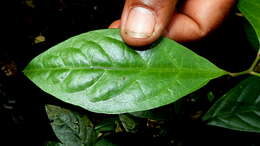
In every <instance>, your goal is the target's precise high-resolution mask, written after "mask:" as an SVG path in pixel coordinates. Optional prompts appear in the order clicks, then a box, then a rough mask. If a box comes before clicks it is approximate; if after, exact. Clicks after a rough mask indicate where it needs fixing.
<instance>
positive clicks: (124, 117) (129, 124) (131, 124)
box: [119, 114, 138, 133]
mask: <svg viewBox="0 0 260 146" xmlns="http://www.w3.org/2000/svg"><path fill="white" fill-rule="evenodd" d="M119 119H120V121H121V123H122V125H123V127H124V129H125V130H126V132H131V133H135V132H136V131H137V129H136V128H137V125H138V123H137V122H136V121H135V120H134V119H133V118H132V117H131V116H130V115H128V114H120V115H119Z"/></svg>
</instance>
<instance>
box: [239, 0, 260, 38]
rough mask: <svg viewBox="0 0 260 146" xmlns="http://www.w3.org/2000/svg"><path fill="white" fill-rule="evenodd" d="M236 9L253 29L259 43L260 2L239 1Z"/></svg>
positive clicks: (256, 0) (258, 0) (254, 0)
mask: <svg viewBox="0 0 260 146" xmlns="http://www.w3.org/2000/svg"><path fill="white" fill-rule="evenodd" d="M238 8H239V10H240V11H241V12H242V14H243V15H244V16H245V17H246V19H247V20H248V21H249V22H250V24H251V25H252V26H253V28H254V29H255V32H256V34H257V36H258V41H260V0H239V1H238Z"/></svg>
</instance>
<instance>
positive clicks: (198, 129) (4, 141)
mask: <svg viewBox="0 0 260 146" xmlns="http://www.w3.org/2000/svg"><path fill="white" fill-rule="evenodd" d="M31 2H32V3H31ZM30 3H31V5H30ZM123 3H124V1H123V0H12V1H11V0H10V1H3V2H1V5H0V7H1V8H0V9H1V23H2V25H1V27H0V29H1V45H0V116H1V119H0V132H1V135H2V136H0V145H3V146H4V145H6V146H10V145H26V146H31V145H32V146H40V145H43V143H44V142H45V141H48V140H55V136H54V134H53V132H52V129H51V127H50V125H49V121H48V119H47V116H46V113H45V109H44V105H45V104H46V103H51V102H60V101H56V99H54V97H51V96H49V95H47V94H45V93H43V92H42V91H41V90H40V89H38V88H37V87H36V86H35V85H33V84H32V83H31V82H30V81H29V80H28V79H27V78H26V77H25V76H24V75H23V74H22V70H23V68H24V67H25V66H26V65H27V64H28V63H29V61H30V60H31V59H32V58H34V57H35V56H36V55H38V54H39V53H41V52H43V51H45V50H47V49H48V48H50V47H51V46H53V45H55V44H57V43H59V42H62V41H64V40H65V39H67V38H69V37H71V36H74V35H77V34H80V33H83V32H87V31H90V30H95V29H102V28H107V27H108V26H109V24H110V23H111V22H112V21H114V20H116V19H119V18H120V15H121V11H122V8H123ZM235 12H237V10H236V8H234V9H233V11H232V12H231V13H230V16H228V18H227V19H226V20H225V22H224V23H223V24H222V25H221V26H220V27H219V28H218V29H217V30H216V31H214V32H213V33H212V34H210V35H209V36H208V37H207V38H205V39H203V40H200V41H198V42H191V43H185V44H184V45H186V46H188V47H189V48H191V49H193V50H194V51H195V52H197V53H198V54H200V55H202V56H203V57H206V58H208V59H209V60H210V61H212V62H213V63H214V64H216V65H217V66H219V67H221V68H223V69H225V70H228V71H242V70H244V69H246V68H248V66H250V64H251V63H252V60H253V59H254V56H255V50H254V49H252V48H251V46H250V45H249V42H248V41H247V39H246V37H245V32H244V29H243V24H244V23H245V20H244V19H243V18H241V17H238V16H236V15H235ZM39 35H42V36H44V37H45V38H46V40H45V41H44V42H42V43H37V44H36V43H35V42H34V40H35V38H36V37H37V36H39ZM243 78H244V77H239V78H236V79H233V78H229V77H223V78H221V79H217V80H214V81H212V82H210V84H209V85H207V87H205V88H202V89H201V90H200V91H198V92H197V93H198V94H199V95H200V94H203V92H204V91H205V92H206V91H209V90H212V91H215V93H216V95H217V96H221V95H223V94H224V93H225V92H226V91H228V90H229V89H231V88H232V87H233V86H234V85H235V84H236V83H238V82H239V81H240V80H241V79H243ZM201 103H202V104H201ZM61 104H63V103H61ZM210 105H211V104H209V103H206V104H205V102H204V100H202V102H198V103H196V104H188V105H186V106H185V108H186V110H187V113H192V112H194V111H195V110H198V109H200V110H201V109H203V110H206V109H208V108H209V107H210ZM165 126H167V128H166V129H167V131H168V132H167V133H168V134H166V135H165V136H163V137H160V138H153V137H151V136H150V135H149V133H145V132H143V133H142V134H141V133H139V134H127V133H123V134H122V133H121V134H115V135H113V136H111V140H112V141H114V142H115V143H117V144H119V145H122V146H123V145H176V146H177V145H178V146H179V145H180V146H195V145H198V146H202V145H205V146H210V145H211V146H212V145H216V146H217V145H218V146H220V145H221V146H223V145H243V146H256V145H259V141H260V140H259V139H260V135H259V134H255V133H247V132H238V131H232V130H228V129H223V128H218V127H211V126H207V125H206V124H205V123H203V122H201V121H199V120H197V121H196V120H195V121H191V120H190V119H187V118H186V117H185V116H184V117H178V118H175V119H174V120H173V119H171V120H168V122H167V123H166V124H165ZM147 132H149V131H147ZM172 137H174V139H177V140H179V141H181V142H179V143H178V142H177V143H173V144H170V143H169V142H168V141H169V139H171V138H172Z"/></svg>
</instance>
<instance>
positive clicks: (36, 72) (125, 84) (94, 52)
mask: <svg viewBox="0 0 260 146" xmlns="http://www.w3.org/2000/svg"><path fill="white" fill-rule="evenodd" d="M147 49H148V50H146V51H135V50H133V49H131V48H130V47H129V46H127V45H126V44H125V43H124V42H123V41H122V39H121V37H120V35H119V30H118V29H105V30H97V31H91V32H88V33H84V34H81V35H78V36H75V37H73V38H70V39H68V40H66V41H65V42H63V43H60V44H58V45H56V46H54V47H52V48H51V49H49V50H48V51H46V52H44V53H43V54H41V55H39V56H38V57H36V58H35V59H33V60H32V61H31V62H30V63H29V65H28V66H27V67H26V68H25V70H24V73H25V75H26V76H27V77H28V78H30V79H31V80H32V81H33V82H34V83H35V84H36V85H37V86H39V87H40V88H41V89H42V90H44V91H46V92H47V93H49V94H51V95H53V96H55V97H57V98H59V99H61V100H63V101H65V102H68V103H71V104H74V105H78V106H81V107H83V108H85V109H87V110H90V111H93V112H99V113H110V114H116V113H126V112H136V111H143V110H148V109H152V108H155V107H159V106H163V105H166V104H169V103H172V102H174V101H176V100H178V99H179V98H181V97H183V96H185V95H187V94H189V93H191V92H193V91H195V90H198V89H199V88H201V87H202V86H204V85H205V84H206V83H208V82H209V81H210V80H211V79H214V78H217V77H219V76H222V75H224V74H226V72H225V71H223V70H221V69H219V68H218V67H216V66H215V65H214V64H212V63H211V62H209V61H208V60H206V59H205V58H203V57H201V56H199V55H197V54H195V53H194V52H192V51H191V50H189V49H187V48H185V47H184V46H182V45H180V44H178V43H176V42H174V41H172V40H170V39H167V38H162V39H161V40H160V42H159V43H157V44H153V45H151V46H150V47H148V48H147Z"/></svg>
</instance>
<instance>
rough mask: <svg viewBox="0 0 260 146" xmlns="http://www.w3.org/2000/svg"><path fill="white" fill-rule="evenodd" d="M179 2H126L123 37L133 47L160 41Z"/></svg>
mask: <svg viewBox="0 0 260 146" xmlns="http://www.w3.org/2000/svg"><path fill="white" fill-rule="evenodd" d="M176 2H177V0H126V2H125V6H124V10H123V13H122V16H121V26H120V27H121V36H122V38H123V39H124V41H125V42H126V43H127V44H129V45H132V46H144V45H148V44H150V43H152V42H154V41H155V40H156V39H158V38H159V37H160V36H161V34H162V33H163V30H164V29H165V27H167V25H168V23H169V20H170V19H171V18H172V15H173V11H174V8H175V5H176Z"/></svg>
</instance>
